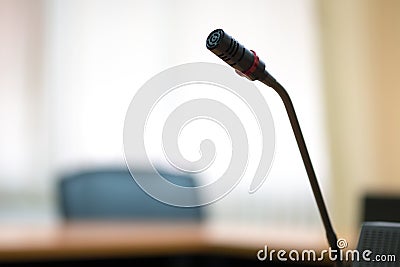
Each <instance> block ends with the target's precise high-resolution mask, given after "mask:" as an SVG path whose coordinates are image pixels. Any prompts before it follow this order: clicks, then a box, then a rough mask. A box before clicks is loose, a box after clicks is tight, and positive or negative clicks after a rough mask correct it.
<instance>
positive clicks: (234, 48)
mask: <svg viewBox="0 0 400 267" xmlns="http://www.w3.org/2000/svg"><path fill="white" fill-rule="evenodd" d="M206 46H207V48H208V49H209V50H210V51H211V52H213V53H214V54H215V55H217V56H218V57H219V58H221V59H222V60H223V61H225V62H226V63H227V64H228V65H229V66H231V67H233V68H234V69H235V70H237V71H238V72H239V73H242V74H244V75H245V76H246V77H247V78H248V79H249V80H252V81H254V80H259V81H265V82H267V83H268V86H271V85H272V84H273V83H274V82H276V81H275V79H274V78H273V77H272V76H271V75H270V74H269V73H268V72H267V71H266V70H265V63H264V62H263V61H262V60H260V59H259V57H258V56H257V54H256V52H254V51H253V50H248V49H246V48H245V47H244V46H243V45H241V44H240V43H239V42H238V41H236V40H235V39H234V38H232V37H231V36H230V35H228V34H227V33H226V32H224V30H222V29H216V30H214V31H212V32H211V33H210V34H209V35H208V38H207V42H206Z"/></svg>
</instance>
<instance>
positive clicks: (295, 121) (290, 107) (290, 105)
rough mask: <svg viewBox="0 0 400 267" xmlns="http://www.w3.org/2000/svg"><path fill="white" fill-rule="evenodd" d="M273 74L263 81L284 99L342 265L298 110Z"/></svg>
mask: <svg viewBox="0 0 400 267" xmlns="http://www.w3.org/2000/svg"><path fill="white" fill-rule="evenodd" d="M271 78H272V76H269V77H267V78H266V79H264V80H262V81H261V82H262V83H264V84H266V85H268V86H269V87H271V88H273V89H274V90H275V92H277V93H278V95H279V96H280V98H281V99H282V102H283V104H284V105H285V109H286V112H287V114H288V117H289V120H290V124H291V126H292V129H293V133H294V136H295V138H296V141H297V146H298V147H299V150H300V154H301V157H302V159H303V163H304V167H305V169H306V172H307V175H308V179H309V181H310V185H311V188H312V191H313V194H314V198H315V201H316V203H317V206H318V210H319V213H320V215H321V219H322V222H323V224H324V228H325V231H326V237H327V239H328V243H329V246H330V247H331V249H332V250H336V251H337V254H336V256H337V260H336V266H338V267H339V266H342V262H341V260H340V257H339V256H340V249H339V247H338V245H337V237H336V233H335V231H334V229H333V226H332V223H331V220H330V218H329V215H328V210H327V208H326V205H325V201H324V198H323V196H322V192H321V189H320V187H319V184H318V180H317V176H316V175H315V171H314V167H313V165H312V162H311V158H310V155H309V154H308V149H307V146H306V143H305V141H304V137H303V133H302V132H301V128H300V124H299V121H298V119H297V115H296V111H295V110H294V106H293V103H292V100H291V99H290V96H289V94H288V93H287V92H286V90H285V88H284V87H283V86H282V85H280V84H279V83H278V82H277V81H276V80H275V79H273V81H271Z"/></svg>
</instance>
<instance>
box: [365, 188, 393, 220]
mask: <svg viewBox="0 0 400 267" xmlns="http://www.w3.org/2000/svg"><path fill="white" fill-rule="evenodd" d="M363 202H364V203H363V206H364V214H363V219H362V221H363V222H364V221H365V222H371V221H385V222H400V196H394V195H391V196H389V195H371V194H367V195H365V197H364V200H363Z"/></svg>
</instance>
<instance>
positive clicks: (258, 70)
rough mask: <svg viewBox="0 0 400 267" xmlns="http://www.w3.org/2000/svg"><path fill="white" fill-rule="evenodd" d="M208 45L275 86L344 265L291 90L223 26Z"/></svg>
mask: <svg viewBox="0 0 400 267" xmlns="http://www.w3.org/2000/svg"><path fill="white" fill-rule="evenodd" d="M206 46H207V49H209V50H210V51H211V52H213V53H214V54H216V55H217V56H218V57H220V58H221V59H222V60H223V61H225V62H226V63H228V64H229V65H230V66H231V67H233V68H234V69H235V70H236V71H237V72H238V73H239V74H244V75H245V76H246V77H247V78H248V79H250V80H251V81H254V80H258V81H260V82H262V83H264V84H266V85H267V86H269V87H271V88H272V89H274V90H275V92H277V93H278V95H279V96H280V98H281V99H282V102H283V104H284V105H285V109H286V112H287V114H288V117H289V121H290V124H291V126H292V130H293V133H294V136H295V138H296V142H297V146H298V148H299V151H300V154H301V157H302V159H303V163H304V167H305V169H306V172H307V176H308V180H309V182H310V185H311V189H312V191H313V194H314V198H315V202H316V203H317V206H318V210H319V213H320V216H321V219H322V222H323V224H324V228H325V232H326V237H327V240H328V243H329V246H330V247H331V249H332V251H335V252H336V253H337V254H336V256H337V257H336V266H338V267H339V266H343V265H342V260H341V259H340V257H339V255H341V253H340V249H339V247H338V244H337V237H336V234H335V231H334V229H333V226H332V223H331V220H330V218H329V215H328V210H327V208H326V205H325V202H324V199H323V197H322V192H321V188H320V187H319V184H318V180H317V176H316V174H315V171H314V167H313V165H312V162H311V158H310V155H309V153H308V150H307V146H306V142H305V141H304V137H303V133H302V131H301V128H300V124H299V121H298V119H297V115H296V112H295V110H294V106H293V103H292V100H291V99H290V96H289V94H288V93H287V92H286V89H285V88H284V87H283V86H282V85H280V84H279V83H278V82H277V81H276V80H275V79H274V77H272V76H271V75H270V74H269V73H268V72H267V71H266V70H265V63H264V62H263V61H261V60H260V59H259V58H258V56H257V54H256V52H254V51H252V50H248V49H246V48H245V47H244V46H243V45H241V44H240V43H239V42H237V41H236V40H235V39H233V38H232V37H231V36H230V35H228V34H227V33H225V32H224V30H222V29H216V30H214V31H212V32H211V33H210V34H209V35H208V38H207V42H206Z"/></svg>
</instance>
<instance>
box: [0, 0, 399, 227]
mask: <svg viewBox="0 0 400 267" xmlns="http://www.w3.org/2000/svg"><path fill="white" fill-rule="evenodd" d="M398 14H400V2H399V1H396V0H383V1H373V0H369V1H363V0H355V1H345V0H340V1H328V0H325V1H322V0H321V1H317V0H299V1H289V0H284V1H273V0H270V1H247V2H246V3H244V2H236V1H161V0H159V1H158V0H151V1H121V0H118V1H105V0H100V1H91V0H83V1H82V0H80V1H77V0H71V1H57V0H56V1H46V0H37V1H28V0H16V1H11V0H0V40H1V42H0V129H1V130H0V222H4V223H8V222H11V223H15V224H29V223H55V222H59V221H63V220H64V216H65V213H63V211H62V208H60V199H62V197H63V196H60V188H59V187H60V180H61V179H63V177H65V176H66V174H70V173H81V172H87V171H91V172H93V171H99V172H101V171H102V170H104V169H110V168H111V169H113V170H115V169H124V168H125V162H124V156H123V143H122V130H123V123H124V118H125V112H126V110H127V108H128V105H129V103H130V101H131V99H132V98H133V96H134V95H135V92H136V91H137V90H138V89H139V88H140V86H141V85H143V84H144V83H145V82H146V81H147V80H149V79H150V78H151V77H153V76H154V75H156V74H157V73H159V72H160V71H163V70H165V69H166V68H169V67H172V66H176V65H178V64H184V63H190V62H197V61H201V62H215V63H221V64H222V61H220V60H219V59H218V58H217V57H215V56H214V55H213V54H212V53H210V52H209V51H208V50H207V49H206V47H205V40H206V37H207V36H208V34H209V33H210V32H211V31H212V30H214V29H216V28H223V29H224V30H225V31H226V32H228V33H229V34H231V35H232V36H233V37H234V38H236V39H237V40H239V42H241V43H243V44H244V45H245V46H246V47H248V48H249V49H253V50H255V51H257V53H258V55H259V56H260V58H262V59H263V60H264V61H265V63H266V65H267V69H268V70H269V72H270V73H271V74H272V75H273V76H274V77H275V78H276V79H277V80H278V81H280V83H281V84H283V85H284V86H285V87H286V88H287V90H288V92H289V94H290V95H291V97H292V99H293V102H294V105H295V108H296V111H297V114H298V117H299V121H300V124H301V126H302V130H303V134H304V136H305V139H306V143H307V145H308V148H309V152H310V155H311V158H312V160H313V163H314V167H315V169H316V173H317V175H318V178H319V180H320V183H321V187H322V190H323V193H324V195H325V198H326V202H327V205H328V209H329V211H330V213H331V215H332V220H333V223H334V225H335V226H336V228H337V232H338V233H339V235H340V233H352V234H355V233H358V229H359V226H360V223H361V222H362V221H363V220H364V218H365V203H366V200H365V197H366V196H373V197H377V198H378V199H381V198H383V199H387V198H390V199H392V200H393V201H394V202H393V201H392V202H391V203H397V204H398V202H396V201H395V200H396V199H397V198H398V197H400V179H399V177H400V167H399V162H398V159H399V158H400V152H399V151H400V138H399V136H400V119H399V117H400V106H399V105H397V104H398V103H397V102H398V100H399V99H400V91H399V90H397V89H398V87H399V84H400V77H399V75H398V70H399V62H400V17H399V16H398ZM256 85H257V87H259V89H260V91H261V92H262V94H263V95H264V96H265V98H266V101H267V103H268V105H269V107H270V109H271V113H272V116H273V118H274V123H275V131H276V152H275V158H274V162H273V165H272V168H271V170H270V173H269V176H268V179H267V180H266V182H265V183H264V185H263V186H262V188H261V189H259V190H258V191H257V192H256V193H255V194H249V193H248V186H249V184H250V181H251V179H252V175H254V171H255V169H254V170H253V169H251V168H250V169H249V170H248V172H246V174H245V176H244V178H243V182H242V183H240V184H239V185H238V186H237V187H236V188H235V189H234V190H233V191H232V192H231V193H230V194H229V195H228V196H227V197H225V198H223V199H222V200H220V201H218V202H216V203H214V204H212V205H209V206H207V207H205V208H203V209H202V213H203V215H202V216H203V220H204V221H206V222H207V223H210V224H213V223H217V224H224V223H226V224H231V223H237V224H241V225H248V226H251V225H262V226H270V227H274V225H281V226H282V225H284V226H288V227H291V228H294V229H303V230H304V231H306V230H307V229H310V228H312V229H316V231H320V232H321V235H323V229H322V223H321V222H320V218H319V214H318V211H317V208H316V205H315V203H314V199H313V196H312V193H311V190H310V186H309V183H308V178H307V176H306V172H305V170H304V167H303V163H302V161H301V157H300V154H299V152H298V149H297V146H296V143H295V139H294V137H293V134H292V131H291V128H290V124H289V122H288V119H287V115H286V112H285V110H284V107H283V105H282V103H281V101H280V99H279V97H278V96H277V95H276V94H275V93H274V92H273V91H272V90H270V89H269V88H266V87H265V86H264V85H262V84H260V83H257V84H256ZM171 105H172V104H171ZM221 153H222V154H223V152H221ZM254 160H257V159H254ZM372 202H373V203H375V204H376V202H374V201H372ZM384 203H387V202H384ZM397 204H391V205H392V206H390V205H389V206H390V207H389V208H393V210H395V209H397V211H398V206H397ZM94 205H95V204H94ZM384 206H386V207H387V204H384ZM397 213H398V212H397ZM393 214H395V212H394V213H392V215H393ZM387 220H389V219H387Z"/></svg>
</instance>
